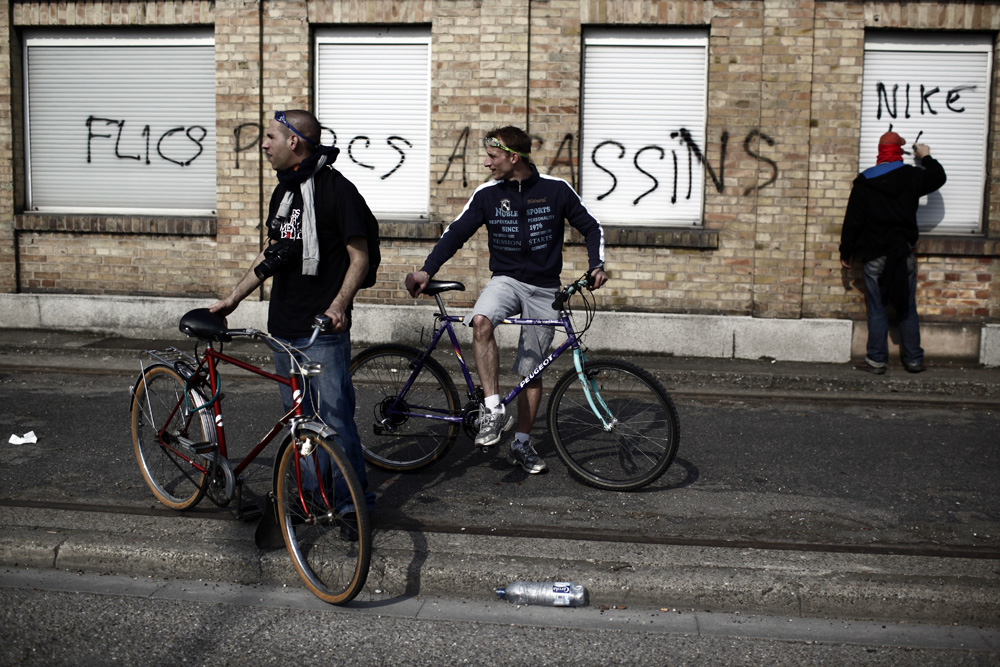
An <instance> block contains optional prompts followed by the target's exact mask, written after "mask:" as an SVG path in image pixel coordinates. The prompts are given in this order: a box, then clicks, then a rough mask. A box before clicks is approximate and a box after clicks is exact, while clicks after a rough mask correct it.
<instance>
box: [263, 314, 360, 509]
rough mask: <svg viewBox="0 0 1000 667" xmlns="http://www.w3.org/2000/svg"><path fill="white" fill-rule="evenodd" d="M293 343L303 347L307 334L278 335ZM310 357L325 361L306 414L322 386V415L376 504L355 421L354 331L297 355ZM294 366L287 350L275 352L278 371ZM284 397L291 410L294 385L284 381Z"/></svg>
mask: <svg viewBox="0 0 1000 667" xmlns="http://www.w3.org/2000/svg"><path fill="white" fill-rule="evenodd" d="M278 340H281V341H284V342H285V343H287V344H289V345H291V346H292V347H301V346H302V345H305V344H306V343H308V342H309V339H308V338H292V339H287V338H278ZM303 356H306V357H308V359H309V360H310V361H318V362H319V363H321V364H323V373H322V374H320V375H319V376H318V377H313V378H309V379H308V382H309V385H310V386H309V391H307V392H306V398H305V399H304V401H303V408H304V409H305V411H306V414H312V412H313V400H314V399H315V396H316V389H317V386H318V389H319V399H320V405H319V416H320V418H321V419H322V420H323V421H324V422H325V423H326V424H327V426H330V427H331V428H333V430H334V431H336V432H337V438H336V441H337V444H339V445H340V446H341V448H342V449H343V450H344V452H345V453H346V454H347V459H348V460H349V461H350V462H351V465H352V466H354V472H356V473H357V475H358V481H360V482H361V488H362V490H364V491H365V492H366V493H365V502H366V503H367V505H368V510H369V511H371V510H373V509H374V507H375V493H374V492H369V491H368V475H367V473H366V471H365V457H364V453H363V452H362V450H361V436H360V435H359V434H358V427H357V425H356V424H355V423H354V404H355V402H354V384H353V383H352V382H351V374H350V365H351V334H350V332H344V333H339V334H327V335H324V336H320V337H319V338H317V339H316V343H315V344H314V345H313V346H312V347H310V348H309V349H308V350H306V351H305V352H304V353H302V354H298V355H296V358H299V359H301V358H302V357H303ZM290 368H291V361H290V360H289V358H288V355H287V354H285V353H280V352H275V353H274V370H275V373H277V374H278V375H281V376H283V377H288V372H289V370H290ZM281 401H282V403H284V405H285V410H291V408H292V405H293V404H294V401H293V400H292V390H291V387H287V386H285V385H281ZM321 466H322V467H323V470H324V475H325V474H327V473H326V468H327V467H328V466H329V462H328V461H326V462H324V461H322V460H321ZM336 493H337V497H338V498H342V497H344V494H343V493H341V491H340V490H336ZM336 509H337V511H339V512H345V511H349V510H350V509H351V507H349V506H339V507H337V508H336Z"/></svg>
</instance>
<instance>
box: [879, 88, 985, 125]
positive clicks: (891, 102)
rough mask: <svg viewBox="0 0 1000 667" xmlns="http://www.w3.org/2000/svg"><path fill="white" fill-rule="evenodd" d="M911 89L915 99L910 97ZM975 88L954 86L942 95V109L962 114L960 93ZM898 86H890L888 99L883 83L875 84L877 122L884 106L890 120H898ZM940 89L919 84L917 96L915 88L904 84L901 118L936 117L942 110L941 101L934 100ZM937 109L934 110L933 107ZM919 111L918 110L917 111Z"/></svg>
mask: <svg viewBox="0 0 1000 667" xmlns="http://www.w3.org/2000/svg"><path fill="white" fill-rule="evenodd" d="M911 89H912V92H913V94H914V95H916V99H913V97H912V96H911V94H910V93H911ZM975 89H976V86H955V87H954V88H951V89H950V90H948V91H947V92H946V93H944V98H943V101H944V109H947V110H948V111H952V112H954V113H963V112H964V111H965V107H963V106H958V104H960V100H961V99H962V93H963V92H965V91H967V90H968V91H971V90H975ZM898 93H899V84H898V83H894V84H892V95H891V98H890V94H889V89H888V87H887V86H886V85H885V83H884V82H882V81H879V82H878V83H876V84H875V94H876V96H877V97H878V110H877V111H876V113H875V117H876V118H877V119H878V120H881V119H882V105H883V104H884V105H885V112H886V113H887V114H889V116H891V117H892V118H899V111H900V109H899V104H900V102H899V95H898ZM941 94H942V91H941V88H940V87H938V86H935V87H933V88H928V87H927V86H925V85H924V84H920V93H919V94H917V92H916V86H911V85H910V84H909V83H908V84H906V88H905V89H904V92H903V118H911V117H912V114H915V113H919V114H920V115H921V116H924V115H931V116H936V115H938V111H939V110H941V109H942V99H941V98H937V99H935V96H936V95H941ZM911 102H912V107H913V108H912V113H911ZM935 106H937V107H938V108H937V109H935V108H934V107H935ZM918 109H919V110H918Z"/></svg>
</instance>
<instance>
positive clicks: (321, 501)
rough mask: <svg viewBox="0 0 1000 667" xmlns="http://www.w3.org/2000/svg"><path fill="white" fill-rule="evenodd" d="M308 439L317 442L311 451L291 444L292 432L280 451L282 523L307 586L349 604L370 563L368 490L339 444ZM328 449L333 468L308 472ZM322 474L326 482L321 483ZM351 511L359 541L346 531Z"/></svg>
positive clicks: (313, 437) (278, 472) (320, 595)
mask: <svg viewBox="0 0 1000 667" xmlns="http://www.w3.org/2000/svg"><path fill="white" fill-rule="evenodd" d="M306 439H307V440H311V441H312V443H313V444H314V445H315V448H314V449H313V451H312V452H311V453H310V454H309V455H308V456H302V455H301V454H300V453H299V452H300V448H299V447H296V446H293V445H292V442H293V440H292V437H291V436H288V437H287V438H286V439H285V441H284V443H283V444H282V445H281V449H280V451H279V453H278V458H277V465H276V467H275V478H276V479H275V485H274V493H275V498H276V500H277V506H278V523H279V525H280V526H281V534H282V537H283V538H284V541H285V547H286V548H287V549H288V553H289V555H290V556H291V557H292V562H293V563H294V564H295V570H296V571H297V572H298V573H299V576H300V577H301V578H302V581H303V582H305V584H306V587H308V588H309V590H310V591H312V592H313V594H315V595H316V597H318V598H319V599H321V600H323V601H324V602H329V603H330V604H336V605H342V604H347V603H348V602H350V601H351V600H353V599H354V598H355V596H357V594H358V593H360V592H361V589H362V588H364V585H365V581H366V580H367V579H368V568H369V566H370V564H371V551H372V535H371V521H370V518H369V516H368V507H367V505H366V504H365V494H364V491H362V489H361V482H359V481H358V476H357V474H356V473H355V472H354V468H353V467H352V466H351V464H350V462H349V461H348V460H347V456H346V455H345V454H344V451H343V450H342V449H341V447H340V445H337V444H330V442H329V441H328V440H326V439H325V438H323V437H321V436H319V435H317V434H315V433H309V434H308V435H307V436H306ZM324 455H325V457H326V458H327V459H328V460H329V461H330V466H329V467H330V471H329V474H328V475H327V474H319V475H317V474H316V473H315V472H314V473H312V474H311V475H310V474H309V473H308V472H307V471H314V470H317V469H318V468H317V466H320V465H321V463H320V461H321V460H322V458H323V456H324ZM296 461H298V468H296ZM300 479H301V480H302V483H301V484H300V483H299V480H300ZM319 479H322V480H323V482H322V483H317V481H318V480H319ZM307 487H312V488H307ZM347 511H354V512H355V514H356V516H357V539H356V541H350V540H347V539H345V538H344V537H342V534H343V532H344V530H345V528H344V524H345V520H344V517H343V513H344V512H347Z"/></svg>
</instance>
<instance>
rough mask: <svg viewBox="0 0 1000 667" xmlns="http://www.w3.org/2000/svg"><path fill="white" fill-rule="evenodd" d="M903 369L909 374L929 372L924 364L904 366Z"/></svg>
mask: <svg viewBox="0 0 1000 667" xmlns="http://www.w3.org/2000/svg"><path fill="white" fill-rule="evenodd" d="M903 368H905V369H906V372H907V373H923V372H924V371H925V370H927V369H926V368H924V365H923V364H903Z"/></svg>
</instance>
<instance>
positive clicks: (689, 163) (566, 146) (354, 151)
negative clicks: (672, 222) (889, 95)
mask: <svg viewBox="0 0 1000 667" xmlns="http://www.w3.org/2000/svg"><path fill="white" fill-rule="evenodd" d="M251 127H252V128H254V132H253V133H252V134H248V136H249V137H250V138H249V139H247V140H244V139H243V136H244V134H245V133H246V130H247V129H248V128H251ZM322 130H323V132H329V133H330V138H331V139H332V141H330V142H326V141H324V142H323V143H324V144H325V145H336V144H337V134H336V132H334V131H333V130H331V129H330V128H327V127H324V128H322ZM470 134H471V128H469V127H465V128H463V129H462V131H461V133H459V135H458V138H457V139H456V141H455V145H454V148H453V149H452V152H451V155H449V156H448V162H447V164H446V166H445V170H444V173H443V174H442V175H441V177H440V178H439V179H438V180H437V183H438V184H439V185H440V184H441V183H443V182H444V180H445V179H446V178H447V177H448V174H449V173H450V171H451V168H452V165H453V164H454V163H455V162H456V161H460V162H461V163H462V187H468V185H469V183H468V175H467V172H468V149H469V136H470ZM234 135H235V138H236V167H237V168H239V165H240V153H243V152H246V151H248V150H252V149H254V148H255V147H256V146H257V144H258V142H259V140H260V137H261V126H260V125H258V124H256V123H244V124H242V125H239V126H237V127H236V129H235V130H234ZM670 138H671V139H676V140H677V141H678V144H679V146H675V147H672V148H670V149H669V154H670V159H671V161H672V162H673V175H674V176H673V183H672V192H671V197H670V203H671V204H676V203H677V200H678V198H679V197H681V196H683V198H684V199H690V198H691V196H692V194H693V185H694V182H695V175H694V170H695V162H696V161H697V163H698V164H700V165H703V166H704V167H705V169H706V171H707V172H708V176H709V178H710V179H711V180H712V183H713V185H714V186H715V189H716V191H717V192H719V193H720V194H721V193H722V192H723V190H725V164H726V154H727V152H728V146H729V132H728V131H725V130H724V131H723V132H722V135H721V137H720V144H721V152H720V153H721V154H720V157H719V169H718V172H716V170H715V168H714V167H713V166H712V164H711V163H710V162H709V161H708V160H707V158H706V157H705V155H704V153H703V152H702V150H701V148H700V147H699V146H698V144H697V142H696V141H695V140H694V138H693V137H692V136H691V133H690V132H689V131H688V130H687V129H686V128H681V129H680V130H677V131H676V132H671V133H670ZM324 139H325V137H324ZM756 139H760V141H763V142H765V143H766V144H767V145H768V146H773V145H774V139H772V138H771V137H769V136H767V135H766V134H763V133H762V132H761V131H760V130H758V129H753V130H751V131H750V132H748V133H747V135H746V137H744V139H743V150H744V152H746V154H747V155H749V156H750V157H752V158H754V159H756V160H760V161H762V162H764V163H766V164H767V165H769V167H770V170H771V175H770V177H769V178H768V179H767V180H766V181H764V182H763V183H760V184H758V185H755V186H753V187H749V188H746V189H745V190H744V191H743V194H744V196H746V195H749V194H751V193H752V192H754V191H756V190H761V189H763V188H766V187H767V186H769V185H771V184H772V183H774V182H775V181H776V180H777V178H778V173H779V170H778V164H777V163H776V162H775V161H774V160H771V159H770V158H767V157H764V156H762V155H761V154H760V153H759V152H758V151H757V150H755V149H754V148H753V142H754V140H756ZM533 140H534V141H536V142H537V144H538V145H539V146H541V145H542V143H543V142H542V140H541V138H539V137H533ZM385 142H386V144H387V145H389V146H390V147H391V148H392V149H393V150H394V151H396V153H398V154H399V160H398V162H397V163H396V164H395V165H394V166H393V167H392V168H391V169H390V170H389V171H387V172H386V173H385V174H382V175H381V176H380V177H379V178H381V179H382V180H385V179H387V178H389V177H390V176H392V175H393V174H394V173H396V171H398V170H399V169H400V167H402V166H403V164H404V162H405V161H406V150H404V148H413V144H411V143H410V142H409V141H408V140H407V139H405V138H404V137H401V136H398V135H391V136H389V137H387V138H386V140H385ZM573 144H574V137H573V135H572V134H566V135H564V136H563V139H562V141H561V142H560V144H559V148H558V150H557V152H556V156H555V157H554V158H553V160H552V162H551V163H550V170H549V173H552V171H553V170H555V169H557V168H560V167H568V168H569V170H570V181H571V184H572V186H573V187H574V188H576V169H575V167H576V164H575V160H574V159H573ZM371 145H372V143H371V139H370V138H369V137H367V136H365V135H358V136H356V137H353V138H352V139H351V140H350V141H349V142H348V143H347V149H346V154H347V157H348V159H350V160H351V161H352V162H354V163H355V164H356V165H358V166H359V167H361V168H362V169H371V170H374V169H375V168H376V167H375V165H373V164H368V163H367V162H365V161H364V160H365V157H364V153H365V151H367V150H369V149H370V148H371ZM606 146H614V147H617V148H618V151H617V153H618V155H617V157H615V158H612V159H618V160H620V159H623V158H624V157H625V154H626V152H627V151H626V148H625V146H624V145H623V144H622V143H620V142H618V141H614V140H607V141H603V142H601V143H599V144H598V145H597V146H595V147H594V149H593V151H592V152H591V156H590V158H591V160H592V161H593V164H594V166H596V167H597V168H598V169H600V170H601V171H603V172H604V173H606V174H607V175H608V176H610V177H611V181H612V184H611V188H610V189H608V190H607V191H606V192H604V193H602V194H600V195H598V196H597V199H598V201H600V200H602V199H604V198H605V197H607V196H609V195H610V194H611V193H612V192H614V191H615V189H616V188H617V187H618V175H616V174H615V172H614V171H612V169H611V168H610V167H609V166H606V165H605V164H602V163H601V162H600V161H599V160H598V152H599V151H600V150H601V149H602V148H604V147H606ZM678 150H681V151H683V154H684V156H683V157H684V158H685V159H684V163H685V166H686V177H687V187H686V191H685V193H684V194H683V195H681V194H680V192H679V186H680V175H681V174H682V173H683V172H682V169H681V159H682V158H681V157H680V156H679V155H678ZM647 153H651V154H652V156H653V159H658V160H665V159H666V158H667V154H668V153H667V149H665V148H664V147H662V146H659V145H655V144H652V145H648V146H643V147H642V148H640V149H639V150H637V151H636V152H635V154H634V155H633V157H632V166H633V167H634V168H635V170H636V171H638V172H639V173H640V174H643V175H644V176H645V177H646V178H648V179H649V180H650V181H652V185H651V187H650V188H649V189H647V190H646V191H645V192H643V193H642V194H640V195H639V196H638V197H636V198H635V199H634V200H633V202H632V205H633V206H636V205H638V204H639V202H640V201H642V199H644V198H645V197H647V196H648V195H650V194H652V193H653V192H654V191H655V190H656V189H657V188H659V186H660V182H659V180H658V179H657V178H656V177H655V176H653V174H651V173H650V172H649V171H647V170H646V169H644V168H643V167H642V165H641V160H642V158H643V157H644V156H645V155H646V154H647Z"/></svg>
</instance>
